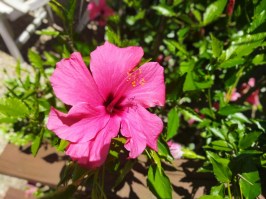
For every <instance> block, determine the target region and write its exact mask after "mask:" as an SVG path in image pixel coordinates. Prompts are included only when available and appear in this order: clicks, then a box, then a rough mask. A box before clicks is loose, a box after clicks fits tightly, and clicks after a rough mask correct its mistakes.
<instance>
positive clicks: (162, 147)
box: [158, 137, 174, 162]
mask: <svg viewBox="0 0 266 199" xmlns="http://www.w3.org/2000/svg"><path fill="white" fill-rule="evenodd" d="M158 154H159V156H162V157H165V158H166V160H168V161H169V162H172V161H173V160H174V159H173V157H172V155H171V154H170V151H169V147H168V145H167V143H166V142H165V141H164V140H163V139H162V138H161V137H160V138H159V139H158Z"/></svg>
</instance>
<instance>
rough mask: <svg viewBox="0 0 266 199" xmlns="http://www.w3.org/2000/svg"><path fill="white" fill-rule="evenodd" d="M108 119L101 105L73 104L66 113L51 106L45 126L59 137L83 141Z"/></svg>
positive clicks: (103, 125) (101, 127) (95, 132)
mask: <svg viewBox="0 0 266 199" xmlns="http://www.w3.org/2000/svg"><path fill="white" fill-rule="evenodd" d="M109 119H110V116H109V115H108V114H106V111H105V108H104V107H103V106H98V107H92V106H90V105H89V104H88V103H80V104H77V105H75V106H73V107H72V108H71V109H70V111H69V113H68V114H65V113H62V112H60V111H58V110H56V109H54V108H51V111H50V114H49V117H48V123H47V128H48V129H49V130H51V131H53V132H55V134H56V135H57V136H58V137H60V138H61V139H64V140H68V141H70V142H79V143H83V142H87V141H89V140H91V139H93V138H94V137H95V136H96V135H97V133H98V132H99V131H101V130H102V129H103V128H104V127H105V126H106V124H107V123H108V121H109Z"/></svg>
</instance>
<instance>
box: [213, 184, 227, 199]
mask: <svg viewBox="0 0 266 199" xmlns="http://www.w3.org/2000/svg"><path fill="white" fill-rule="evenodd" d="M224 193H225V186H224V184H220V185H218V186H213V187H212V188H211V195H213V196H221V197H223V198H224Z"/></svg>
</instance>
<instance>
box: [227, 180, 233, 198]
mask: <svg viewBox="0 0 266 199" xmlns="http://www.w3.org/2000/svg"><path fill="white" fill-rule="evenodd" d="M227 190H228V196H229V198H230V199H232V194H231V189H230V183H229V182H228V183H227Z"/></svg>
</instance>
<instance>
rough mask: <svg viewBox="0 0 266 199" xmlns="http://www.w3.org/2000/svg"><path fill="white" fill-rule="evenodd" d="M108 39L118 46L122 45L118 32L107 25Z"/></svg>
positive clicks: (106, 34)
mask: <svg viewBox="0 0 266 199" xmlns="http://www.w3.org/2000/svg"><path fill="white" fill-rule="evenodd" d="M105 36H106V39H107V40H108V41H109V42H110V43H113V44H115V45H117V46H120V47H121V41H120V37H119V35H118V34H116V33H115V32H114V31H113V30H112V29H111V28H110V27H106V32H105Z"/></svg>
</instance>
